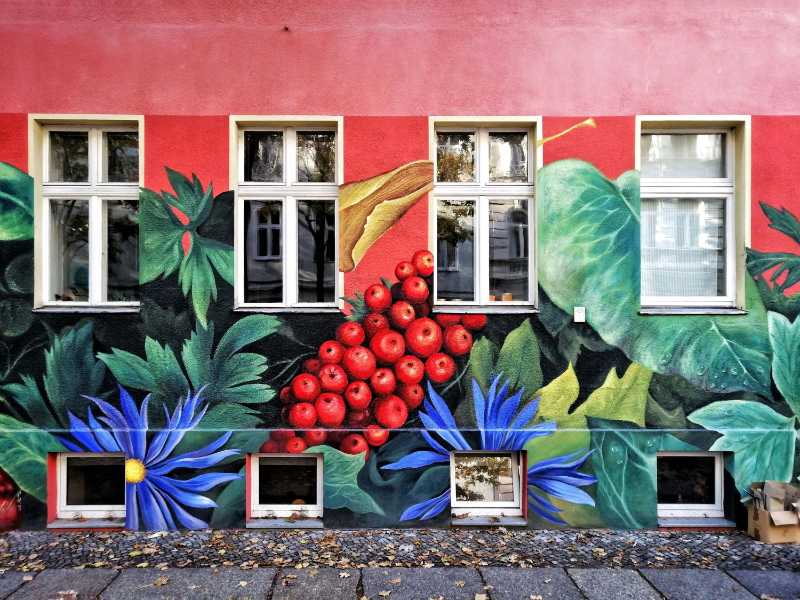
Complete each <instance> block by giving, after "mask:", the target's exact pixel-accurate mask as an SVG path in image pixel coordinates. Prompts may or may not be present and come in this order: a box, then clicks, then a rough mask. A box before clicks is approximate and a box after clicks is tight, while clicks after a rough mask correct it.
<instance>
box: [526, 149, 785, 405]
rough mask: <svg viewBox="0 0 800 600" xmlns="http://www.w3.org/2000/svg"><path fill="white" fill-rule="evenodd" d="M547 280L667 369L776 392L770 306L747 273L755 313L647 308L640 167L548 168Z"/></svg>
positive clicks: (543, 246)
mask: <svg viewBox="0 0 800 600" xmlns="http://www.w3.org/2000/svg"><path fill="white" fill-rule="evenodd" d="M537 189H538V190H539V192H538V193H539V201H538V202H537V207H538V217H539V219H538V223H539V236H540V237H539V248H540V250H541V256H540V260H539V265H540V266H539V275H540V280H539V282H540V284H541V285H542V287H543V288H544V290H545V291H546V292H547V295H548V296H549V297H550V299H551V300H552V301H553V302H554V303H555V304H556V305H557V306H558V307H559V308H561V309H562V310H564V311H566V312H567V313H571V312H572V310H573V307H574V306H585V307H586V319H587V322H588V323H589V324H590V325H591V326H592V327H593V328H594V329H595V330H596V331H597V332H598V333H599V334H600V336H601V337H602V338H603V340H605V341H606V342H607V343H609V344H612V345H614V346H617V347H619V348H620V349H621V350H622V351H623V352H625V354H627V356H628V357H629V358H630V359H631V360H634V361H636V362H639V363H641V364H643V365H644V366H646V367H647V368H649V369H651V370H653V371H656V372H659V373H675V374H679V375H681V376H683V377H684V378H686V379H688V380H689V381H691V382H692V383H694V384H695V385H697V386H700V387H702V388H704V389H709V390H712V391H719V392H732V391H736V390H748V391H755V392H758V393H761V394H764V395H769V394H770V380H769V363H770V348H769V340H768V339H767V335H766V314H765V311H764V307H763V305H762V303H761V300H760V298H759V297H758V294H757V293H756V289H755V286H754V284H753V282H752V280H750V279H749V278H748V281H747V288H748V295H747V308H748V313H747V314H746V315H718V316H707V315H669V316H667V315H660V316H645V315H640V314H639V282H640V237H639V227H640V223H639V176H638V174H637V173H636V172H633V171H630V172H627V173H624V174H623V175H622V176H620V178H619V179H617V180H616V182H614V181H610V180H608V179H606V177H604V176H603V174H602V173H600V171H598V170H597V169H596V168H594V167H593V166H592V165H590V164H589V163H586V162H582V161H578V160H563V161H558V162H555V163H552V164H550V165H548V166H546V167H544V168H543V169H542V170H541V171H540V172H539V179H538V188H537Z"/></svg>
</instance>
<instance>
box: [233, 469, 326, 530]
mask: <svg viewBox="0 0 800 600" xmlns="http://www.w3.org/2000/svg"><path fill="white" fill-rule="evenodd" d="M322 462H323V461H322V455H317V454H302V455H299V456H288V455H286V454H253V455H251V456H250V457H249V460H248V473H249V475H248V476H249V478H250V494H249V497H250V499H249V502H250V510H249V515H248V518H247V520H248V525H249V526H254V525H253V524H252V523H250V522H251V521H252V520H256V519H261V520H264V521H262V522H261V523H260V524H259V525H258V526H263V527H269V526H270V524H269V522H267V520H270V519H276V520H289V521H290V522H291V523H294V524H295V526H302V525H303V523H302V521H303V520H309V519H321V518H322V497H323V487H322V484H323V478H322ZM275 526H280V523H275Z"/></svg>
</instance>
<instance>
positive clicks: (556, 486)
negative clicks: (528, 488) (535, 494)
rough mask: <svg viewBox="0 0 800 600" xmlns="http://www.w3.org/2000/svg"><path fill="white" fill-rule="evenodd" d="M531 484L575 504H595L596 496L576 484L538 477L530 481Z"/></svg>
mask: <svg viewBox="0 0 800 600" xmlns="http://www.w3.org/2000/svg"><path fill="white" fill-rule="evenodd" d="M529 484H530V485H533V486H535V487H538V488H539V489H540V490H542V491H544V492H546V493H547V494H549V495H551V496H554V497H555V498H560V499H561V500H566V501H567V502H572V503H573V504H588V505H589V506H594V498H592V497H591V496H590V495H589V494H587V493H586V492H584V491H583V490H582V489H580V488H578V487H575V486H574V485H569V484H566V483H562V482H560V481H553V480H551V479H536V480H534V481H529Z"/></svg>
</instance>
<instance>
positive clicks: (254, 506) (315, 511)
mask: <svg viewBox="0 0 800 600" xmlns="http://www.w3.org/2000/svg"><path fill="white" fill-rule="evenodd" d="M262 458H266V459H280V460H286V461H291V460H296V459H299V458H313V459H315V460H316V461H317V504H300V505H297V504H259V503H258V485H259V472H258V467H259V464H260V462H261V459H262ZM249 463H250V472H249V473H248V474H247V476H248V477H249V478H250V498H248V502H249V503H250V518H251V519H268V518H287V517H291V516H293V515H298V514H299V515H302V517H303V518H308V519H321V518H322V511H323V504H324V502H323V501H324V496H323V494H324V489H325V488H324V479H323V464H324V460H323V455H322V454H306V453H303V454H297V455H295V454H285V453H283V454H282V453H258V454H251V455H250V461H249Z"/></svg>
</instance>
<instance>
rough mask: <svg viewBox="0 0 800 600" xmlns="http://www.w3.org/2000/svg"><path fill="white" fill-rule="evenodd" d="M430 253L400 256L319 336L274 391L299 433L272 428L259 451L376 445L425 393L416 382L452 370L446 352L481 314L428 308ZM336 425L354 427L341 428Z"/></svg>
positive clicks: (455, 348)
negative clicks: (353, 311)
mask: <svg viewBox="0 0 800 600" xmlns="http://www.w3.org/2000/svg"><path fill="white" fill-rule="evenodd" d="M433 270H434V259H433V255H432V254H431V253H430V252H428V251H427V250H420V251H418V252H416V253H415V254H414V256H413V257H412V259H411V261H401V262H400V263H398V264H397V267H396V268H395V275H396V277H397V282H396V283H394V284H391V285H390V286H389V285H388V284H389V283H390V282H388V281H387V282H384V283H375V284H373V285H371V286H369V287H368V288H367V289H366V290H365V291H364V296H363V301H364V303H365V307H366V310H368V311H369V312H368V313H367V314H366V315H365V316H363V317H362V318H361V319H360V320H355V321H347V322H345V323H342V324H341V325H340V326H339V327H338V328H337V330H336V339H335V340H328V341H326V342H323V343H322V344H321V345H320V347H319V352H318V355H317V357H314V358H309V359H307V360H306V361H305V362H304V363H303V371H304V372H302V373H300V374H299V375H296V376H295V377H294V378H293V379H292V381H291V382H290V384H289V385H288V386H286V387H284V388H283V389H282V390H281V392H280V399H281V402H282V403H283V404H284V408H283V415H284V420H285V421H286V422H287V423H288V424H289V425H290V426H291V427H293V428H295V429H298V430H304V431H303V432H302V436H298V435H296V432H295V431H293V430H291V429H287V430H278V431H273V432H272V435H271V437H270V440H269V441H267V442H265V443H264V445H263V446H262V447H261V451H262V452H291V453H295V452H302V451H303V450H305V449H306V448H307V447H309V446H315V445H318V444H323V443H329V444H332V445H338V447H339V449H340V450H342V452H347V453H349V454H359V453H361V452H366V451H368V450H369V447H370V446H380V445H382V444H384V443H385V442H386V440H387V439H388V438H389V430H390V429H397V428H400V427H402V426H403V425H404V424H405V422H406V421H407V420H408V417H409V411H412V410H416V409H417V408H418V407H419V405H420V404H421V403H422V400H423V399H424V397H425V392H424V388H423V387H422V382H423V379H424V378H425V377H427V378H428V379H429V380H430V381H432V382H433V383H437V384H438V383H445V382H447V381H449V380H450V379H452V378H453V377H454V376H455V374H456V363H455V360H454V359H453V357H456V356H462V355H465V354H467V353H468V352H469V351H470V349H471V348H472V333H471V332H473V331H478V330H480V329H483V327H484V326H485V325H486V316H485V315H477V314H469V315H456V314H437V315H435V318H434V319H431V318H430V316H429V315H430V314H431V293H430V286H431V283H432V282H431V278H432V275H433ZM342 429H357V430H360V433H359V432H348V431H343V430H342Z"/></svg>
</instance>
